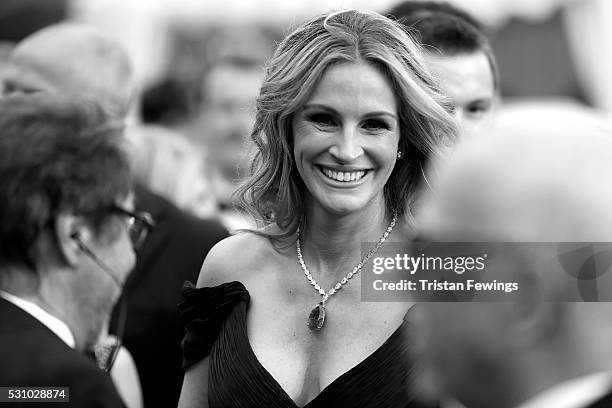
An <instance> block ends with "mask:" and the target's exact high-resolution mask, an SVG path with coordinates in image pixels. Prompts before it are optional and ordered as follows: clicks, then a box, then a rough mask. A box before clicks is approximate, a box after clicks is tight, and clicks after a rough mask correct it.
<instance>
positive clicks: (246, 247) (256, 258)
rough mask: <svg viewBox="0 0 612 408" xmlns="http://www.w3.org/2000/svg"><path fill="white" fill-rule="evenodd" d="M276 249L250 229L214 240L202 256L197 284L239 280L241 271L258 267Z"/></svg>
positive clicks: (250, 272)
mask: <svg viewBox="0 0 612 408" xmlns="http://www.w3.org/2000/svg"><path fill="white" fill-rule="evenodd" d="M275 256H278V251H277V249H276V248H275V246H274V244H273V243H272V241H271V240H270V239H269V238H268V237H266V236H262V235H259V234H256V233H253V232H248V231H247V232H239V233H237V234H235V235H232V236H230V237H228V238H225V239H223V240H221V241H220V242H218V243H217V244H216V245H215V246H214V247H213V248H212V249H211V250H210V251H209V252H208V255H207V256H206V259H205V260H204V264H203V265H202V269H201V270H200V276H199V278H198V283H197V286H198V287H203V286H217V285H219V284H221V283H224V282H231V281H243V279H244V274H245V273H249V274H253V273H254V272H256V271H257V270H261V269H262V268H263V267H264V265H265V263H266V262H269V261H270V260H271V259H273V258H274V257H275Z"/></svg>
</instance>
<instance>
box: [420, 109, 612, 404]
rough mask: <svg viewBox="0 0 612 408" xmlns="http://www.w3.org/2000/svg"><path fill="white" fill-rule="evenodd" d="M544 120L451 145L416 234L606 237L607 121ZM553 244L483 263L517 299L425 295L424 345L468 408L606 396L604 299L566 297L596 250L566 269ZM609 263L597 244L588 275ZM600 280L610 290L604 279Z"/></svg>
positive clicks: (609, 379) (609, 201) (610, 223)
mask: <svg viewBox="0 0 612 408" xmlns="http://www.w3.org/2000/svg"><path fill="white" fill-rule="evenodd" d="M550 119H551V117H550V116H549V117H548V120H543V119H538V118H535V119H532V120H530V121H528V122H520V123H517V122H515V123H513V124H511V125H508V126H505V127H504V128H499V129H495V130H494V131H488V132H487V134H483V135H479V136H480V137H477V138H474V139H473V140H464V141H463V143H460V144H459V146H458V147H457V149H456V150H455V151H454V152H453V154H452V155H451V157H450V159H449V161H448V162H447V163H444V164H442V165H441V167H440V171H439V172H438V175H439V177H438V179H437V180H436V181H435V182H434V188H436V194H435V195H434V194H430V195H429V196H428V197H426V198H425V200H424V206H423V213H422V214H421V215H422V217H421V219H420V221H421V229H422V230H421V232H422V233H423V236H424V237H426V238H427V239H429V240H433V241H439V242H453V241H457V240H459V241H469V242H482V241H494V242H553V243H559V242H579V243H580V242H587V243H588V242H605V243H610V242H612V212H611V211H610V208H612V189H610V188H606V187H604V186H605V185H606V181H607V180H610V179H612V137H611V134H612V129H610V127H609V126H606V125H604V124H602V123H601V122H599V121H597V120H594V119H593V118H592V117H591V116H590V115H587V114H585V113H582V112H577V111H576V110H560V111H558V112H557V114H556V115H555V116H554V118H553V120H550ZM608 245H609V244H608ZM552 250H553V252H552V255H553V256H551V257H550V258H545V256H548V255H550V254H546V253H545V251H539V250H533V251H525V252H519V253H517V255H518V256H517V257H516V258H508V259H506V260H505V261H504V260H503V259H502V260H501V261H499V262H498V263H497V264H494V265H492V266H491V267H494V268H495V271H496V273H498V274H497V275H495V277H496V278H497V279H498V280H500V281H509V282H518V285H519V288H522V289H521V292H520V297H519V298H518V300H517V301H506V302H499V303H487V304H484V303H478V302H470V303H454V304H452V305H451V304H444V303H437V304H436V303H430V304H423V305H422V306H423V310H424V311H426V312H427V313H426V319H425V326H426V327H429V329H428V330H427V332H428V334H429V336H428V338H427V341H425V344H426V348H427V349H428V352H427V353H426V355H427V356H428V357H429V361H430V363H431V367H432V368H433V371H434V372H435V376H436V378H437V380H438V382H439V385H440V388H441V389H442V390H443V391H444V392H445V393H447V394H448V395H450V396H453V397H455V398H457V399H458V400H460V401H461V402H462V403H464V404H465V405H466V406H468V407H470V408H485V407H487V408H488V407H498V408H511V407H520V408H545V407H555V408H561V407H563V408H586V407H589V408H603V407H610V406H612V393H611V392H612V353H611V352H610V344H612V319H611V318H610V316H612V303H606V302H599V303H598V302H583V303H570V302H564V300H567V299H568V294H571V293H575V292H576V290H577V285H578V284H579V281H578V279H574V278H572V279H567V277H568V274H569V275H570V276H580V275H579V272H580V270H579V269H580V268H581V267H582V266H583V265H586V264H588V262H590V261H593V259H595V258H593V259H590V258H589V256H590V255H593V256H594V253H593V251H591V252H590V255H589V254H588V253H587V254H586V255H585V256H584V257H583V258H581V259H578V261H579V262H577V263H575V265H576V266H573V267H569V268H568V265H570V264H568V263H567V262H566V261H563V258H562V257H561V256H560V255H559V252H558V249H556V247H552ZM587 252H588V251H587ZM576 254H578V253H576ZM545 259H548V261H545ZM611 264H612V257H610V255H609V254H608V256H605V254H604V253H600V254H599V255H597V260H596V261H595V262H594V264H593V265H594V266H595V267H597V268H599V270H598V271H596V272H595V273H594V275H593V276H591V277H594V276H598V275H603V274H605V273H608V274H609V273H611V272H612V271H610V270H609V269H610V266H611ZM582 278H583V279H585V277H584V276H583V277H582ZM583 283H584V282H580V284H583ZM597 290H598V291H599V296H600V298H605V299H610V298H612V287H610V285H601V284H600V285H597ZM589 300H592V299H589Z"/></svg>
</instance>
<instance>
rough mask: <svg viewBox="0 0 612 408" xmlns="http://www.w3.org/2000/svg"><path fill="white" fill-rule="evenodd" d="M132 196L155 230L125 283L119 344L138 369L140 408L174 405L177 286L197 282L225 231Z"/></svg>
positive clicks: (142, 193) (179, 377)
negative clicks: (122, 331) (123, 327)
mask: <svg viewBox="0 0 612 408" xmlns="http://www.w3.org/2000/svg"><path fill="white" fill-rule="evenodd" d="M135 192H136V209H137V210H138V211H147V212H149V213H151V214H152V215H153V218H154V219H155V221H156V223H157V226H156V228H155V229H154V230H152V231H151V233H150V234H149V236H148V237H147V240H146V241H145V243H144V245H143V247H142V248H141V249H140V251H139V252H138V253H137V262H136V267H135V268H134V270H133V272H132V274H131V275H130V277H129V278H128V280H127V282H126V286H125V295H126V296H127V302H128V314H127V323H126V324H127V326H126V331H125V335H124V342H123V343H124V345H125V347H126V348H127V349H128V350H129V351H130V353H131V354H132V356H133V357H134V361H135V363H136V367H137V368H138V374H139V377H140V381H141V384H142V390H143V399H144V405H145V407H147V408H155V407H164V408H165V407H176V405H177V402H178V397H179V394H180V389H181V384H182V381H183V374H184V373H183V371H182V369H181V362H182V351H181V340H182V338H183V334H184V330H183V326H182V324H181V322H180V320H179V313H178V307H177V304H178V303H179V301H180V299H181V288H182V285H183V283H184V282H185V281H186V280H189V281H192V282H195V281H196V280H197V278H198V274H199V272H200V268H201V266H202V262H203V261H204V258H205V257H206V254H207V253H208V251H209V250H210V248H212V247H213V246H214V245H215V244H216V243H217V242H218V241H220V240H221V239H223V238H225V237H227V235H228V233H227V230H226V229H225V228H224V227H223V226H222V225H221V224H220V223H219V222H217V221H211V220H202V219H199V218H196V217H194V216H191V215H188V214H186V213H185V212H183V211H181V210H179V209H178V208H177V207H176V206H174V205H173V204H171V203H170V202H169V201H167V200H165V199H164V198H162V197H160V196H158V195H155V194H153V193H151V192H150V191H148V190H146V189H144V188H142V187H141V186H136V191H135ZM115 312H117V311H115ZM115 318H116V313H115ZM115 320H116V319H115Z"/></svg>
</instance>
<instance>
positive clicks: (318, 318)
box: [296, 214, 397, 331]
mask: <svg viewBox="0 0 612 408" xmlns="http://www.w3.org/2000/svg"><path fill="white" fill-rule="evenodd" d="M396 222H397V214H393V220H391V224H389V226H388V227H387V229H386V230H385V233H384V234H383V235H382V236H381V237H380V239H379V240H378V242H377V243H376V245H375V246H374V248H372V249H370V252H368V253H367V254H366V256H365V257H363V258H362V259H361V261H359V263H358V264H357V265H355V267H354V268H353V270H352V271H350V272H349V273H348V274H347V275H346V276H345V277H344V278H342V280H340V282H338V283H336V284H335V285H334V286H332V288H331V289H329V290H328V291H327V292H326V291H325V289H323V288H321V286H319V284H318V283H317V281H316V280H315V278H313V277H312V275H311V274H310V271H309V270H308V268H307V267H306V264H305V263H304V257H303V256H302V247H301V245H300V228H299V227H298V229H297V243H296V251H297V258H298V262H299V263H300V266H301V267H302V271H304V275H306V279H308V281H309V282H310V284H311V285H312V286H313V287H314V288H315V290H316V291H317V292H319V294H320V295H321V301H319V303H317V304H316V305H315V307H314V308H313V309H312V311H311V312H310V314H309V315H308V328H309V329H310V330H317V331H318V330H321V328H322V327H323V325H324V324H325V302H326V301H327V299H329V297H330V296H332V295H333V294H335V293H336V292H338V291H339V290H340V289H342V286H343V285H345V284H347V283H348V281H349V280H351V278H352V277H353V276H355V275H357V274H358V273H359V271H361V268H363V265H365V264H366V263H367V262H368V261H369V260H370V258H371V257H372V255H374V254H375V253H376V251H378V249H379V248H380V247H381V246H382V244H383V243H384V242H385V240H386V239H387V238H388V237H389V234H391V231H393V227H395V223H396Z"/></svg>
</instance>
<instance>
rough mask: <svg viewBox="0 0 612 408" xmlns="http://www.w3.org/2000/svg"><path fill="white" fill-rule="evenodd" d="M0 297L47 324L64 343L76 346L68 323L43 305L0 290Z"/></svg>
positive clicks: (72, 346)
mask: <svg viewBox="0 0 612 408" xmlns="http://www.w3.org/2000/svg"><path fill="white" fill-rule="evenodd" d="M0 297H1V298H3V299H4V300H6V301H7V302H10V303H11V304H13V305H15V306H17V307H18V308H20V309H21V310H23V311H24V312H26V313H27V314H29V315H30V316H32V317H33V318H35V319H36V320H38V321H39V322H40V323H42V324H43V325H44V326H46V327H47V328H48V329H49V330H51V331H52V332H53V333H55V335H56V336H57V337H59V338H60V339H61V340H62V341H63V342H64V343H66V344H67V345H68V346H69V347H70V348H75V347H76V342H75V340H74V335H73V334H72V332H71V331H70V328H69V327H68V325H67V324H66V323H64V322H63V321H62V320H60V319H58V318H57V317H55V316H53V315H52V314H50V313H49V312H47V311H46V310H44V309H43V308H42V307H40V306H38V305H37V304H35V303H33V302H30V301H28V300H25V299H23V298H20V297H19V296H15V295H13V294H11V293H8V292H5V291H3V290H0Z"/></svg>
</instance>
